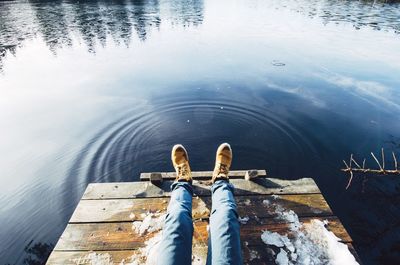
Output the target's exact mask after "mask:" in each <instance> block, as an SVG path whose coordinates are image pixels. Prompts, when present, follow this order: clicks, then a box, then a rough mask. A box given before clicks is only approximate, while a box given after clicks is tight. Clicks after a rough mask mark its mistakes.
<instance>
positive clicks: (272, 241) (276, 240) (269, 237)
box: [261, 231, 289, 247]
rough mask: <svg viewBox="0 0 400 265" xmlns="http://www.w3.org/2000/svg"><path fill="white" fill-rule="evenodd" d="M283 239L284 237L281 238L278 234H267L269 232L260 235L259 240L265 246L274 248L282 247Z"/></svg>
mask: <svg viewBox="0 0 400 265" xmlns="http://www.w3.org/2000/svg"><path fill="white" fill-rule="evenodd" d="M284 237H286V236H281V235H280V234H278V233H276V232H269V231H264V232H263V233H262V234H261V240H262V241H263V242H264V243H265V244H267V245H273V246H276V247H283V246H284V245H285V241H286V240H285V239H284ZM286 238H287V237H286ZM287 240H289V239H288V238H287Z"/></svg>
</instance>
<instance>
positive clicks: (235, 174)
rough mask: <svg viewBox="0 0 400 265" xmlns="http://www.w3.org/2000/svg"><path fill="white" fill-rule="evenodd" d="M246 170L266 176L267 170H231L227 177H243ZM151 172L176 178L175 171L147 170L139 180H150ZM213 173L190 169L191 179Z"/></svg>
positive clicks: (163, 176)
mask: <svg viewBox="0 0 400 265" xmlns="http://www.w3.org/2000/svg"><path fill="white" fill-rule="evenodd" d="M248 171H252V172H254V171H257V174H256V175H257V176H260V177H261V176H266V175H267V172H266V171H265V169H261V170H258V169H249V170H231V171H229V178H231V179H235V178H244V177H245V175H246V174H247V172H248ZM152 173H159V174H161V177H162V179H164V180H167V179H169V180H174V179H175V178H176V173H175V172H149V173H141V174H140V180H150V176H151V174H152ZM212 175H213V171H192V178H193V179H204V178H206V179H210V178H211V177H212Z"/></svg>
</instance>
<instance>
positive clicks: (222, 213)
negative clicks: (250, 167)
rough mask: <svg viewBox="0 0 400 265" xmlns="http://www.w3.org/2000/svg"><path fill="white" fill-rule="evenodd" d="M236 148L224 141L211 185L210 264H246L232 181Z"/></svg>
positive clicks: (208, 257) (216, 161) (208, 261)
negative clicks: (233, 154) (232, 166)
mask: <svg viewBox="0 0 400 265" xmlns="http://www.w3.org/2000/svg"><path fill="white" fill-rule="evenodd" d="M231 163H232V149H231V147H230V145H229V144H227V143H224V144H221V145H220V146H219V147H218V149H217V155H216V159H215V168H214V172H213V177H212V182H213V185H212V187H211V195H212V210H211V216H210V230H209V240H208V255H207V264H213V265H214V264H218V265H221V264H222V265H223V264H226V265H228V264H229V265H232V264H234V265H236V264H243V259H242V250H241V247H240V225H239V219H238V214H237V210H236V203H235V198H234V197H233V190H234V187H233V185H232V184H231V183H229V177H228V174H229V168H230V166H231Z"/></svg>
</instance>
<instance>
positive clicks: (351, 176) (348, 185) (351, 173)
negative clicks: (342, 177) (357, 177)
mask: <svg viewBox="0 0 400 265" xmlns="http://www.w3.org/2000/svg"><path fill="white" fill-rule="evenodd" d="M352 180H353V171H351V170H350V178H349V182H348V183H347V186H346V190H347V189H348V188H349V187H350V184H351V181H352Z"/></svg>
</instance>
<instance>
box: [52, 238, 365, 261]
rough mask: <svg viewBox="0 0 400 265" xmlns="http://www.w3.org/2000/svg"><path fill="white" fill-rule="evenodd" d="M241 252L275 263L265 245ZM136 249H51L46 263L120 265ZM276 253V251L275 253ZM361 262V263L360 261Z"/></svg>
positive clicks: (199, 253) (201, 253) (197, 250)
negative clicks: (97, 262)
mask: <svg viewBox="0 0 400 265" xmlns="http://www.w3.org/2000/svg"><path fill="white" fill-rule="evenodd" d="M347 247H348V249H349V251H350V252H351V253H352V254H353V255H354V256H355V258H356V259H357V260H358V262H359V263H360V261H359V259H358V256H357V253H356V252H355V250H354V247H353V246H352V244H351V243H347ZM207 251H208V248H207V244H198V245H194V246H193V249H192V254H193V259H194V261H196V262H197V263H196V264H205V260H206V257H207ZM242 253H243V262H244V264H257V265H262V264H265V265H267V264H268V265H272V264H276V263H275V256H274V254H273V252H272V251H271V249H269V248H268V247H267V246H265V245H254V246H248V245H245V244H244V243H242ZM136 254H137V251H135V250H122V251H116V250H111V251H96V252H93V251H53V252H52V253H51V255H50V257H49V259H48V260H47V263H46V264H47V265H61V264H63V265H77V264H79V265H93V264H94V263H93V261H94V260H96V261H102V262H103V263H101V264H108V265H120V264H129V262H132V261H133V260H134V259H132V257H135V255H136ZM275 254H276V253H275ZM360 264H361V263H360Z"/></svg>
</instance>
